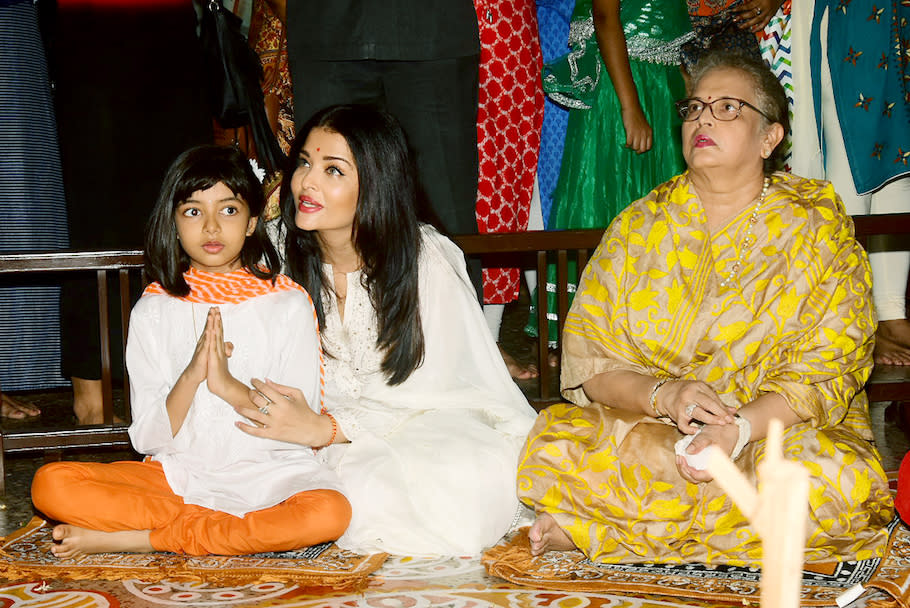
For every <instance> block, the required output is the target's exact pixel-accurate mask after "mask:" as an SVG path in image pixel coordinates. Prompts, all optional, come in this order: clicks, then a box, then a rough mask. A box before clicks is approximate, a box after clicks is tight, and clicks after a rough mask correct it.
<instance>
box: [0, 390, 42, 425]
mask: <svg viewBox="0 0 910 608" xmlns="http://www.w3.org/2000/svg"><path fill="white" fill-rule="evenodd" d="M0 402H2V403H0V416H2V417H3V418H13V419H15V420H21V419H23V418H30V417H32V416H40V415H41V410H39V409H38V408H36V407H35V406H34V405H32V404H30V403H25V402H24V401H19V400H18V399H13V398H12V397H10V396H9V395H7V394H6V393H3V394H0Z"/></svg>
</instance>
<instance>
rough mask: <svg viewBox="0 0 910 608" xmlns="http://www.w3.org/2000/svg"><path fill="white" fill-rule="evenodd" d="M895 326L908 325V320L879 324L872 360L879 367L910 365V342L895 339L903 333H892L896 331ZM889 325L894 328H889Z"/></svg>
mask: <svg viewBox="0 0 910 608" xmlns="http://www.w3.org/2000/svg"><path fill="white" fill-rule="evenodd" d="M893 324H907V320H906V319H897V320H894V321H882V322H881V323H880V324H879V326H878V331H877V332H875V349H874V350H873V351H872V359H873V360H874V361H875V362H876V363H878V364H879V365H910V342H907V343H905V342H903V341H901V340H899V339H895V337H896V336H900V335H901V331H890V330H891V329H894V327H893ZM889 325H891V326H892V327H890V328H889ZM900 329H901V330H902V329H903V328H900Z"/></svg>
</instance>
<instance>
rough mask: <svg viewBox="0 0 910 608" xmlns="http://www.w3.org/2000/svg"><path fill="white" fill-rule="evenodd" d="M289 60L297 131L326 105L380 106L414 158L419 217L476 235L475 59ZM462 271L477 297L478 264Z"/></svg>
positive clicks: (448, 229)
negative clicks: (392, 118) (405, 139)
mask: <svg viewBox="0 0 910 608" xmlns="http://www.w3.org/2000/svg"><path fill="white" fill-rule="evenodd" d="M290 61H291V80H292V84H293V88H294V122H295V123H296V126H297V129H300V127H301V126H302V125H303V124H304V123H305V122H306V121H307V120H308V119H309V118H310V116H312V115H313V114H314V113H316V112H317V111H318V110H321V109H322V108H324V107H326V106H330V105H335V104H339V103H368V104H374V105H378V106H379V107H382V108H383V109H385V110H387V111H388V112H389V113H391V114H392V115H393V116H395V117H396V118H397V119H398V121H399V122H400V123H401V126H402V127H403V128H404V131H405V133H406V135H407V137H408V141H409V144H410V146H411V149H412V152H413V154H414V156H415V160H416V164H417V169H418V172H419V179H420V186H421V189H422V190H423V193H424V195H425V201H426V204H427V208H424V209H422V210H421V213H420V215H421V216H422V218H421V219H424V220H429V221H431V222H432V223H435V224H436V225H437V227H438V228H440V229H441V230H442V231H443V232H445V233H448V234H474V233H476V232H477V219H476V216H475V205H476V202H477V172H478V168H477V165H478V161H477V82H478V62H479V57H478V56H476V55H474V56H470V57H457V58H452V59H435V60H427V61H381V60H373V59H365V60H350V61H321V60H320V61H310V60H305V59H300V58H294V57H291V58H290ZM433 220H435V221H433ZM468 272H469V274H470V275H471V280H472V282H473V283H474V285H475V288H476V289H477V290H478V293H480V284H481V277H480V263H479V262H476V263H472V264H469V268H468Z"/></svg>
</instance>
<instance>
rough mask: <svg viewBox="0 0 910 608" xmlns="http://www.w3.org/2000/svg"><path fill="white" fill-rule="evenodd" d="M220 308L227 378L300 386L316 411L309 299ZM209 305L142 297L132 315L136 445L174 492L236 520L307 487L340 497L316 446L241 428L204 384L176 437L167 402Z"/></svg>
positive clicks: (315, 344)
mask: <svg viewBox="0 0 910 608" xmlns="http://www.w3.org/2000/svg"><path fill="white" fill-rule="evenodd" d="M217 306H218V307H219V308H220V310H221V316H222V319H223V325H224V339H225V341H228V342H232V343H233V344H234V351H233V354H232V355H231V357H230V359H229V361H228V369H229V370H230V372H231V375H233V376H234V377H235V378H236V379H237V380H239V381H241V382H243V383H244V384H246V385H247V386H250V379H251V378H259V379H265V378H269V379H271V380H274V381H275V382H278V383H280V384H285V385H289V386H294V387H298V388H300V389H301V390H302V391H303V392H304V394H305V395H306V398H307V401H308V403H310V405H311V407H312V408H313V409H314V410H316V411H319V407H320V388H321V387H320V364H319V336H318V333H317V331H316V323H315V319H314V314H313V306H312V304H311V303H310V300H309V298H308V297H307V295H306V294H305V293H304V292H302V291H299V290H296V289H295V290H293V291H281V292H277V293H270V294H267V295H262V296H258V297H255V298H253V299H250V300H246V301H243V302H241V303H239V304H218V305H217ZM209 307H210V305H209V304H198V303H191V302H187V301H184V300H180V299H177V298H173V297H170V296H166V295H144V296H143V297H142V298H141V299H140V300H139V302H138V303H137V304H136V306H135V307H134V308H133V312H132V315H131V317H130V328H129V340H128V343H127V350H126V362H127V368H128V371H129V375H130V389H131V399H132V411H133V422H132V424H131V425H130V430H129V434H130V439H131V440H132V442H133V447H134V448H135V449H136V451H138V452H140V453H142V454H149V455H151V456H152V458H153V459H154V460H157V461H160V462H161V465H162V467H163V468H164V474H165V476H166V477H167V481H168V483H169V484H170V486H171V489H173V490H174V492H175V493H176V494H178V495H180V496H182V497H183V499H184V500H185V501H186V502H187V503H189V504H196V505H201V506H204V507H208V508H211V509H215V510H218V511H224V512H227V513H231V514H233V515H237V516H240V517H242V516H243V515H244V514H245V513H248V512H250V511H256V510H260V509H264V508H267V507H271V506H273V505H276V504H278V503H279V502H281V501H283V500H285V499H287V498H289V497H291V496H293V495H294V494H297V493H298V492H302V491H304V490H313V489H318V488H325V489H335V490H340V484H339V482H338V478H337V476H336V475H335V474H334V473H333V472H332V471H331V470H329V469H327V468H326V467H325V465H324V464H322V463H320V462H319V459H318V458H317V456H316V455H315V454H314V453H313V450H312V449H311V448H309V447H304V446H300V445H297V444H290V443H284V442H280V441H273V440H264V439H261V438H258V437H253V436H251V435H247V434H246V433H244V432H242V431H241V430H240V429H238V428H236V426H234V423H235V422H237V421H238V420H245V418H243V417H242V416H240V415H239V414H237V413H236V412H235V411H234V410H233V408H232V407H231V406H230V405H229V404H228V403H227V402H226V401H224V400H222V399H221V398H219V397H217V396H215V395H213V394H212V393H211V392H209V390H208V388H207V387H206V384H205V383H204V382H203V383H202V384H201V385H200V386H199V388H198V389H197V391H196V396H195V398H194V399H193V403H192V405H191V406H190V410H189V413H188V414H187V417H186V420H185V421H184V423H183V426H181V427H180V430H179V431H178V432H177V434H176V436H172V434H171V426H170V420H169V418H168V415H167V411H166V409H165V399H166V398H167V396H168V394H169V393H170V391H171V389H172V388H173V386H174V383H175V382H176V381H177V378H178V377H179V376H180V374H181V373H182V372H183V370H184V369H185V368H186V366H187V364H188V363H189V361H190V359H191V358H192V355H193V349H194V348H195V346H196V342H197V341H198V339H199V335H200V333H201V332H202V331H203V329H204V327H205V321H206V315H207V314H208V310H209Z"/></svg>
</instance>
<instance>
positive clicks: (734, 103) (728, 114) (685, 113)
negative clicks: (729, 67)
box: [676, 97, 777, 122]
mask: <svg viewBox="0 0 910 608" xmlns="http://www.w3.org/2000/svg"><path fill="white" fill-rule="evenodd" d="M743 106H745V107H747V108H752V109H753V110H755V111H756V112H758V113H759V114H761V115H762V116H764V117H765V118H767V119H768V120H769V121H770V122H777V121H776V120H773V119H772V118H771V117H770V116H768V115H767V114H765V113H764V112H762V111H761V110H759V109H758V108H756V107H755V106H753V105H752V104H751V103H749V102H748V101H745V100H743V99H737V98H736V97H719V98H717V99H715V100H714V101H705V100H703V99H699V98H698V97H687V98H686V99H680V100H679V101H677V102H676V110H677V111H678V112H679V115H680V116H681V117H682V119H683V120H684V121H685V122H692V121H693V120H698V117H699V116H701V113H702V112H704V111H705V108H711V116H713V117H714V118H716V119H717V120H723V121H730V120H736V119H737V118H739V115H740V114H742V113H743Z"/></svg>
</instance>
